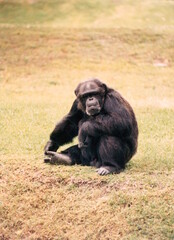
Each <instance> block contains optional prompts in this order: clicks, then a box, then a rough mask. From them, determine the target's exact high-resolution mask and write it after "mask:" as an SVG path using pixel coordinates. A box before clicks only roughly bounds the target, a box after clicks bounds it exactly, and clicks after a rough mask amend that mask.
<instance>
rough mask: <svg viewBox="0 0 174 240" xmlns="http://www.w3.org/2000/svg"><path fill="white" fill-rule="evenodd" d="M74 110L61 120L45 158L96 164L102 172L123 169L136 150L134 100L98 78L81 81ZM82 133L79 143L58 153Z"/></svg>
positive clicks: (136, 133) (58, 162)
mask: <svg viewBox="0 0 174 240" xmlns="http://www.w3.org/2000/svg"><path fill="white" fill-rule="evenodd" d="M75 94H76V99H75V101H74V102H73V105H72V107H71V109H70V112H69V113H68V114H67V115H66V116H65V117H64V118H63V119H62V120H61V121H60V122H58V123H57V125H56V127H55V129H54V130H53V132H52V133H51V135H50V140H49V141H48V142H47V144H46V146H45V148H44V151H45V162H50V163H55V164H65V165H73V164H82V165H87V166H95V167H96V168H97V172H98V174H100V175H106V174H109V173H119V172H120V171H122V170H124V168H125V165H126V163H127V162H128V161H129V160H130V159H131V157H132V156H133V155H134V154H135V153H136V150H137V140H138V126H137V121H136V118H135V114H134V112H133V109H132V107H131V106H130V104H129V103H128V102H127V101H126V100H125V99H124V98H123V97H122V96H121V95H120V94H119V93H118V92H117V91H115V90H113V89H111V88H109V87H107V86H106V84H104V83H102V82H101V81H100V80H98V79H91V80H87V81H85V82H82V83H80V84H79V85H78V86H77V88H76V90H75ZM75 136H78V140H79V144H78V145H74V146H72V147H69V148H68V149H66V150H64V151H62V152H60V153H56V151H57V149H58V148H59V147H60V146H62V145H64V144H65V143H69V142H71V141H72V139H73V138H74V137H75Z"/></svg>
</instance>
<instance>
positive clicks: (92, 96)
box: [75, 79, 106, 116]
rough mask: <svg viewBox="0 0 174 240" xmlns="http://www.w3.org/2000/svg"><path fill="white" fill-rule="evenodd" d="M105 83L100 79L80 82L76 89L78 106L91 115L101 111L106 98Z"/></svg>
mask: <svg viewBox="0 0 174 240" xmlns="http://www.w3.org/2000/svg"><path fill="white" fill-rule="evenodd" d="M105 91H106V89H105V85H104V84H103V83H101V82H100V81H99V80H96V79H94V80H89V81H86V82H83V83H80V84H79V85H78V87H77V89H76V90H75V94H76V96H77V99H78V108H79V109H81V110H82V111H83V112H85V113H86V114H87V115H89V116H94V115H97V114H98V113H100V111H101V109H102V107H103V103H104V99H105Z"/></svg>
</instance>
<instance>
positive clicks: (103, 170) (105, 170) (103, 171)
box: [96, 166, 121, 176]
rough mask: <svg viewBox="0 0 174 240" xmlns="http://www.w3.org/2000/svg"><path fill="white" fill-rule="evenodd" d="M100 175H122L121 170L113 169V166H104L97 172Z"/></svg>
mask: <svg viewBox="0 0 174 240" xmlns="http://www.w3.org/2000/svg"><path fill="white" fill-rule="evenodd" d="M96 172H97V173H98V174H99V175H102V176H103V175H108V174H111V173H120V172H121V168H117V167H111V166H102V167H100V168H98V169H97V170H96Z"/></svg>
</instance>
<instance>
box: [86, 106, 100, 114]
mask: <svg viewBox="0 0 174 240" xmlns="http://www.w3.org/2000/svg"><path fill="white" fill-rule="evenodd" d="M100 110H101V108H100V106H95V107H94V106H91V107H88V109H86V113H87V115H89V116H94V115H96V114H98V113H99V112H100Z"/></svg>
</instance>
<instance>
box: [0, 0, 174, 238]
mask: <svg viewBox="0 0 174 240" xmlns="http://www.w3.org/2000/svg"><path fill="white" fill-rule="evenodd" d="M28 2H30V4H27V1H25V4H24V3H22V1H7V2H5V1H0V22H1V24H0V43H1V44H0V52H1V58H0V136H1V146H0V160H1V161H0V239H3V240H6V239H17V240H18V239H27V240H28V239H38V240H39V239H50V240H51V239H57V240H60V239H63V240H64V239H71V240H73V239H74V240H75V239H80V240H81V239H85V240H87V239H90V240H91V239H109V240H110V239H113V240H115V239H129V240H134V239H148V240H149V239H157V240H158V239H159V240H161V239H173V238H174V231H173V229H174V214H173V212H174V209H173V206H174V202H173V199H174V191H173V190H174V185H173V181H174V161H173V156H174V146H173V142H174V135H173V132H174V121H173V119H174V95H173V89H174V80H173V75H174V64H173V62H174V57H173V56H174V54H173V53H174V44H173V39H174V33H173V32H172V31H171V29H172V27H173V18H172V17H171V12H172V7H173V2H172V1H168V2H166V3H165V2H164V1H160V2H159V3H158V4H157V2H156V1H151V2H150V1H145V2H144V3H140V1H133V2H132V1H124V3H123V2H122V1H116V3H114V2H113V1H112V2H111V1H103V2H102V3H101V1H78V2H77V1H49V4H48V3H47V2H46V1H28ZM77 3H78V4H77ZM106 5H107V9H106ZM113 6H114V9H113ZM142 7H143V9H144V11H143V12H142V11H141V12H140V9H141V8H142ZM43 8H44V15H43V16H41V15H39V14H41V13H42V14H43V11H42V9H43ZM26 9H27V10H26ZM28 9H30V11H28ZM131 9H132V11H130V10H131ZM58 10H59V11H60V12H61V14H62V15H59V14H57V12H56V11H58ZM115 10H117V13H119V14H115V12H114V11H115ZM69 11H70V12H71V13H72V14H69V16H68V13H69ZM125 12H126V19H125ZM84 13H85V14H84ZM140 13H141V14H142V16H140ZM15 14H16V15H15ZM145 15H148V16H149V20H148V21H147V19H146V18H144V16H145ZM103 16H106V18H105V19H103ZM161 16H163V17H164V16H165V19H166V20H165V21H163V20H159V19H161ZM72 18H73V19H74V23H73V26H75V28H70V26H71V25H70V22H71V21H72ZM123 18H124V19H125V21H122V20H123ZM79 19H80V20H81V21H80V22H79ZM162 21H163V22H162ZM116 22H117V25H116V26H117V27H116V28H113V24H115V23H116ZM137 23H139V24H138V25H137ZM149 23H150V24H149ZM126 24H127V25H126ZM149 25H150V28H149ZM101 26H102V27H103V28H102V27H101ZM114 26H115V25H114ZM125 26H126V28H125ZM79 27H80V28H79ZM90 77H98V78H100V79H101V80H103V81H104V82H106V83H107V84H108V85H109V86H111V87H113V88H115V89H117V90H118V91H119V92H120V93H121V94H122V95H123V96H124V97H125V98H126V99H127V100H128V101H129V102H130V103H131V105H132V106H133V108H134V110H135V113H136V116H137V120H138V124H139V131H140V135H139V148H138V152H137V154H136V156H135V157H134V158H133V159H132V160H131V161H130V163H129V164H128V166H127V168H126V170H125V171H124V172H122V173H120V174H119V175H110V176H105V177H100V176H98V175H97V174H96V173H95V169H93V168H90V167H82V166H73V167H69V166H50V165H46V164H44V163H43V147H44V145H45V143H46V141H47V140H48V137H49V133H50V132H51V131H52V129H53V127H54V125H55V123H56V121H57V120H59V119H61V118H62V117H63V116H64V114H66V113H67V111H68V110H69V108H70V106H71V103H72V101H73V99H74V98H75V96H74V89H75V87H76V85H77V84H78V83H79V82H80V81H81V80H84V79H88V78H90ZM76 141H77V140H75V142H76ZM63 148H64V147H63Z"/></svg>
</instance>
